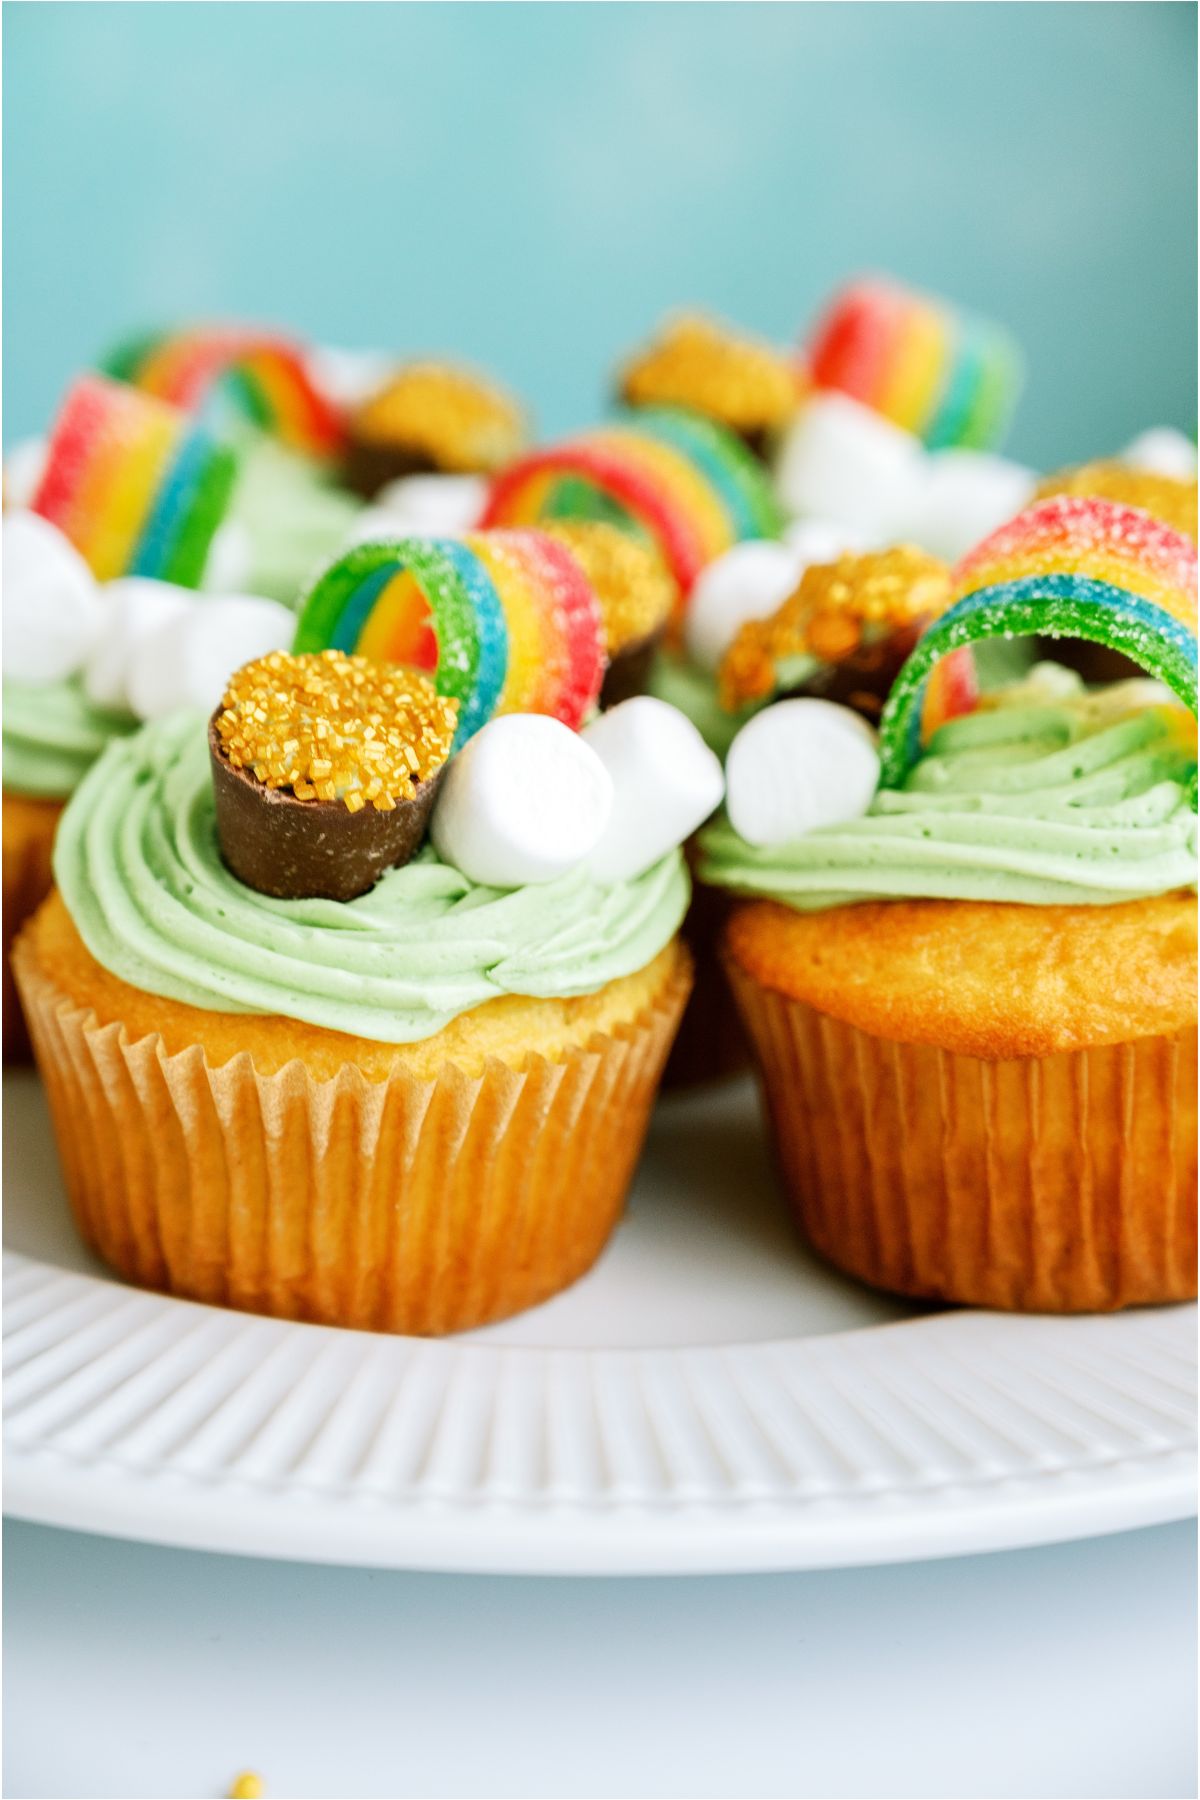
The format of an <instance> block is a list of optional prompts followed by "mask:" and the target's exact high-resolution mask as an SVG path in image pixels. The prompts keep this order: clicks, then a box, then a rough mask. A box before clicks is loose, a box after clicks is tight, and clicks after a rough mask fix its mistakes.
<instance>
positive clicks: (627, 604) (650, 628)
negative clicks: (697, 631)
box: [542, 519, 679, 655]
mask: <svg viewBox="0 0 1200 1800" xmlns="http://www.w3.org/2000/svg"><path fill="white" fill-rule="evenodd" d="M542 529H543V530H545V531H546V532H547V533H548V535H549V536H550V537H554V538H557V539H558V541H559V543H560V544H565V545H566V546H567V549H568V550H569V551H570V552H571V554H572V556H574V558H575V560H576V562H577V563H578V564H579V565H580V567H581V568H582V570H583V572H584V574H585V575H586V576H587V578H588V581H589V583H590V585H591V588H592V592H593V593H594V594H595V596H596V599H597V600H598V601H599V603H600V615H601V617H602V619H603V621H604V638H605V643H606V645H607V648H608V651H609V654H610V655H612V654H613V652H615V651H617V650H621V649H623V648H624V647H625V645H627V644H634V643H636V642H637V641H638V639H639V638H645V637H649V636H650V634H651V633H652V632H655V631H657V630H658V629H659V627H660V626H662V625H665V624H666V622H667V620H668V619H669V618H670V616H671V614H672V613H673V612H674V610H675V602H676V600H677V599H678V596H679V589H678V587H677V586H676V583H675V577H674V576H673V575H672V574H671V571H670V570H669V569H668V567H667V565H666V563H665V562H664V561H663V559H662V557H661V556H660V555H659V553H658V551H657V550H655V549H654V548H653V547H652V546H651V545H649V544H640V543H639V542H638V541H637V539H636V538H633V537H630V536H629V534H628V532H624V531H620V530H619V529H618V528H617V526H615V525H606V524H604V523H603V522H602V521H601V520H598V519H597V520H593V519H556V520H554V521H553V522H552V523H549V524H547V525H545V526H543V527H542Z"/></svg>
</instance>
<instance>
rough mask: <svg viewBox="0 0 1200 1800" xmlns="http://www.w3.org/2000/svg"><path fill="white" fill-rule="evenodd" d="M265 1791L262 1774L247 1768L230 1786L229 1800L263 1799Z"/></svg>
mask: <svg viewBox="0 0 1200 1800" xmlns="http://www.w3.org/2000/svg"><path fill="white" fill-rule="evenodd" d="M264 1791H265V1790H264V1788H263V1779H262V1776H261V1775H256V1774H255V1773H254V1771H253V1769H246V1770H245V1771H244V1772H243V1773H242V1774H241V1775H239V1776H238V1778H237V1780H236V1781H235V1782H234V1784H233V1786H232V1787H231V1788H230V1790H229V1800H262V1796H263V1793H264Z"/></svg>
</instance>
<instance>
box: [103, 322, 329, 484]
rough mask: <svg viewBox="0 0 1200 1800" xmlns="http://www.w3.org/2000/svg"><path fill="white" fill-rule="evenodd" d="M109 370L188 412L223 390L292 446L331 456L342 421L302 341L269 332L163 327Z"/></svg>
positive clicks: (118, 355) (123, 352) (124, 351)
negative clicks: (314, 375) (317, 382)
mask: <svg viewBox="0 0 1200 1800" xmlns="http://www.w3.org/2000/svg"><path fill="white" fill-rule="evenodd" d="M104 367H105V370H106V372H107V373H108V374H110V375H115V376H117V377H118V378H119V379H120V380H122V381H128V382H131V383H132V384H133V385H134V386H136V387H139V388H141V389H143V391H144V392H146V393H148V394H154V395H156V396H157V397H158V398H159V399H160V400H167V401H169V402H170V403H171V404H172V405H173V406H178V407H181V408H182V409H183V410H184V411H185V412H197V411H200V410H201V409H202V408H204V407H205V406H207V405H208V403H209V401H210V400H211V399H212V397H213V396H214V394H215V393H216V391H217V390H218V389H224V390H225V391H226V392H228V393H232V394H233V395H234V397H235V398H236V400H237V402H238V404H239V405H240V406H241V408H242V410H243V411H244V412H246V413H247V414H248V415H249V417H250V418H251V419H252V420H253V421H254V422H255V423H256V424H257V425H261V426H262V428H263V429H264V430H265V431H269V432H271V433H272V434H273V435H274V436H276V437H278V438H279V440H280V441H281V442H282V443H284V444H286V445H288V446H289V448H291V449H293V450H299V451H303V452H304V453H305V454H306V455H309V456H331V455H333V454H334V453H335V452H336V451H337V450H339V449H340V448H341V444H342V435H343V434H342V424H341V420H340V419H339V417H338V415H337V413H336V412H335V411H334V409H333V408H332V407H331V406H330V404H329V402H328V401H327V400H326V399H325V398H324V397H323V396H322V395H321V394H319V393H318V392H317V390H316V388H315V387H314V386H313V384H312V381H311V380H310V379H309V375H308V370H307V366H306V363H305V360H304V357H303V354H302V352H301V350H300V349H299V347H298V346H297V345H295V344H293V343H290V342H289V341H288V340H287V339H286V338H282V337H278V336H276V335H274V334H273V333H270V332H265V331H254V330H251V329H249V328H244V327H237V326H198V327H195V328H194V329H190V330H184V331H177V332H159V333H156V334H155V335H153V336H149V337H141V338H138V339H136V340H135V341H133V342H130V343H128V344H125V345H122V346H121V347H120V348H119V349H118V350H116V351H114V352H113V353H112V355H111V356H109V357H108V358H107V360H106V362H105V365H104Z"/></svg>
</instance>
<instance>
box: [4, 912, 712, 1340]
mask: <svg viewBox="0 0 1200 1800" xmlns="http://www.w3.org/2000/svg"><path fill="white" fill-rule="evenodd" d="M14 961H15V967H16V974H17V980H18V982H19V984H20V987H21V993H22V997H23V999H24V1002H25V1007H26V1013H27V1016H28V1018H29V1021H30V1026H31V1030H32V1035H33V1042H34V1049H35V1052H36V1055H37V1059H38V1063H39V1065H40V1067H41V1071H42V1075H43V1078H44V1080H45V1083H46V1091H47V1095H48V1097H49V1102H50V1108H51V1113H52V1116H53V1119H54V1126H55V1132H56V1135H57V1138H58V1144H59V1151H60V1155H61V1159H62V1167H63V1174H64V1177H65V1181H66V1187H67V1192H68V1195H69V1196H70V1200H71V1204H72V1206H73V1208H74V1211H75V1215H76V1219H77V1221H78V1224H79V1228H80V1230H81V1232H82V1234H83V1236H84V1237H85V1239H86V1240H87V1241H88V1243H89V1244H90V1245H92V1247H93V1248H94V1249H95V1250H96V1251H97V1252H98V1254H99V1255H100V1256H102V1257H103V1258H104V1260H105V1261H106V1262H108V1263H110V1264H111V1265H112V1266H113V1267H114V1268H115V1269H117V1270H118V1271H119V1272H120V1273H121V1274H122V1275H124V1276H126V1277H128V1279H129V1280H131V1281H134V1282H137V1283H138V1284H140V1285H142V1286H146V1287H152V1288H158V1289H161V1290H164V1291H166V1292H168V1293H172V1294H177V1295H181V1296H183V1297H186V1298H188V1299H193V1300H202V1301H208V1302H211V1303H214V1304H217V1305H222V1306H232V1307H237V1308H241V1309H243V1310H246V1311H249V1312H262V1313H271V1314H274V1315H276V1316H278V1317H281V1318H289V1319H306V1320H313V1321H318V1322H321V1323H324V1324H332V1325H347V1326H355V1327H359V1328H361V1329H364V1330H374V1331H397V1332H406V1333H419V1334H438V1333H442V1332H449V1331H462V1330H466V1329H468V1328H469V1327H471V1326H476V1325H482V1324H486V1323H487V1322H488V1321H490V1320H493V1319H501V1318H505V1317H507V1316H508V1315H509V1314H511V1313H515V1312H519V1311H521V1310H522V1309H523V1308H525V1307H528V1306H533V1305H536V1304H537V1302H538V1301H541V1300H545V1299H547V1298H548V1297H549V1296H550V1295H551V1294H553V1293H556V1292H557V1291H558V1290H559V1289H560V1288H563V1287H566V1286H567V1285H568V1283H570V1282H572V1281H574V1280H575V1279H576V1278H577V1277H578V1276H580V1275H582V1274H583V1273H584V1271H585V1270H586V1269H587V1268H589V1267H590V1265H591V1264H592V1263H593V1262H594V1261H595V1259H596V1257H597V1256H598V1255H599V1253H600V1251H601V1250H602V1249H603V1247H604V1244H605V1242H606V1241H607V1239H608V1237H609V1234H610V1233H611V1231H612V1229H613V1227H614V1225H615V1224H616V1222H617V1219H618V1217H619V1215H620V1212H621V1208H622V1205H623V1203H624V1199H625V1194H626V1189H627V1187H628V1185H629V1181H630V1179H631V1177H632V1174H633V1170H634V1167H635V1165H636V1163H637V1159H638V1155H639V1153H640V1150H641V1146H642V1141H643V1138H644V1135H645V1131H646V1127H647V1124H648V1123H649V1118H650V1111H651V1108H652V1106H653V1103H654V1096H655V1092H656V1089H657V1087H658V1083H659V1078H660V1076H661V1074H662V1069H663V1064H664V1063H665V1061H666V1057H667V1052H668V1050H669V1048H670V1044H671V1039H672V1037H673V1036H674V1034H675V1031H676V1028H677V1026H678V1022H679V1017H680V1014H681V1012H682V1010H683V1005H684V1001H685V1000H686V997H687V992H688V986H689V980H690V975H689V972H688V970H687V968H686V967H680V968H678V969H677V971H676V973H674V974H673V975H672V976H671V977H670V978H669V979H668V981H667V982H666V983H665V984H664V987H663V991H662V993H661V995H660V996H659V998H658V1000H657V1002H656V1003H655V1004H653V1005H652V1006H650V1007H649V1008H647V1009H646V1010H645V1011H644V1012H643V1013H642V1014H641V1015H640V1016H639V1017H637V1018H636V1019H634V1020H633V1021H631V1023H630V1024H629V1025H628V1026H621V1027H618V1028H617V1029H615V1030H614V1031H612V1032H610V1033H606V1034H597V1035H596V1036H595V1037H594V1038H593V1039H592V1041H591V1042H590V1043H589V1045H588V1046H587V1048H586V1049H578V1050H574V1051H572V1052H570V1053H569V1054H567V1055H566V1056H564V1057H563V1059H562V1060H561V1061H557V1062H550V1061H547V1060H546V1059H545V1058H544V1057H541V1056H539V1055H531V1056H529V1057H528V1058H527V1059H526V1061H525V1064H524V1065H523V1066H522V1067H521V1068H515V1067H512V1066H510V1065H508V1064H507V1063H504V1062H501V1061H499V1060H495V1059H493V1060H491V1061H490V1062H489V1063H488V1064H487V1065H486V1067H485V1069H484V1072H483V1073H482V1074H481V1075H479V1076H474V1077H472V1076H468V1075H466V1074H464V1073H463V1072H462V1071H461V1070H460V1069H459V1068H457V1067H456V1066H454V1065H453V1064H447V1065H446V1066H445V1067H444V1068H443V1069H442V1070H441V1071H440V1072H439V1074H438V1075H437V1077H436V1078H434V1079H417V1078H416V1077H414V1076H413V1075H411V1074H410V1073H408V1072H407V1071H406V1070H405V1069H404V1068H403V1066H402V1064H401V1062H400V1060H399V1059H398V1061H397V1066H396V1068H395V1070H394V1071H393V1073H392V1074H390V1075H389V1077H388V1079H387V1080H386V1081H379V1082H373V1081H368V1080H367V1079H366V1078H365V1076H364V1075H363V1074H362V1072H361V1071H360V1070H359V1069H358V1068H357V1067H356V1066H354V1065H352V1064H348V1065H347V1066H346V1067H344V1068H343V1069H341V1070H339V1072H338V1074H337V1075H336V1076H335V1077H334V1078H332V1079H328V1080H323V1081H322V1080H315V1079H313V1077H312V1076H311V1075H310V1074H309V1073H308V1071H307V1070H306V1069H305V1067H304V1066H303V1064H302V1063H300V1062H293V1063H290V1064H288V1065H287V1066H286V1067H285V1068H283V1069H282V1070H280V1071H279V1072H278V1073H277V1074H274V1075H262V1074H260V1073H259V1072H258V1071H257V1070H256V1069H255V1067H254V1065H253V1063H252V1062H251V1059H250V1057H249V1056H248V1055H246V1054H244V1053H243V1054H242V1055H240V1056H237V1057H235V1058H234V1059H233V1060H232V1061H230V1062H228V1063H226V1064H224V1065H223V1066H221V1067H219V1068H213V1067H211V1066H210V1065H209V1064H208V1062H207V1061H206V1059H205V1056H204V1052H203V1050H202V1049H201V1047H200V1046H199V1045H198V1044H197V1045H194V1046H191V1047H189V1048H188V1049H187V1050H185V1051H182V1052H179V1053H177V1054H174V1055H168V1054H167V1052H166V1050H165V1046H164V1044H163V1041H162V1039H161V1038H160V1037H159V1036H157V1035H154V1036H150V1037H145V1038H142V1039H141V1040H139V1041H138V1042H131V1041H130V1040H129V1038H128V1035H127V1034H126V1032H125V1030H124V1028H123V1027H122V1026H121V1025H119V1024H108V1025H103V1026H101V1025H98V1024H97V1023H96V1020H95V1015H94V1013H92V1012H90V1011H87V1010H84V1009H82V1008H80V1007H79V1006H77V1005H75V1004H74V1003H73V1002H72V1001H71V1000H70V999H69V997H68V996H67V995H65V994H64V993H63V992H62V990H61V989H59V988H58V987H57V986H56V985H55V984H54V982H53V981H52V980H51V979H50V978H49V977H48V976H47V975H46V974H44V973H43V972H42V970H41V969H40V968H39V967H38V966H37V964H36V962H35V960H34V958H33V956H32V954H31V952H30V950H29V948H28V946H27V945H25V944H19V945H18V946H17V949H16V953H15V958H14Z"/></svg>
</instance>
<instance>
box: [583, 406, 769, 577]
mask: <svg viewBox="0 0 1200 1800" xmlns="http://www.w3.org/2000/svg"><path fill="white" fill-rule="evenodd" d="M586 441H587V443H589V444H597V445H600V446H602V447H603V448H605V449H608V450H615V451H617V452H618V454H619V455H620V456H621V457H622V458H624V459H625V460H626V461H627V462H630V463H632V464H633V465H634V466H635V467H636V468H638V469H640V470H641V471H642V472H643V473H644V474H646V475H648V476H649V477H650V478H651V480H653V481H655V482H657V484H658V485H659V486H660V487H662V488H665V489H666V491H667V493H668V494H669V495H670V496H671V497H672V499H673V500H674V501H675V504H676V505H677V506H678V507H679V509H680V510H681V511H682V512H683V513H684V514H686V516H687V518H688V519H689V520H690V521H691V524H692V526H693V528H694V530H695V531H696V533H697V536H698V537H699V540H700V544H701V548H702V550H703V554H704V560H705V562H712V561H713V560H714V559H715V558H716V557H718V556H723V555H724V553H725V551H726V550H728V549H730V548H731V547H732V545H733V543H734V541H735V539H734V533H733V528H732V525H731V523H730V519H729V515H728V513H727V512H726V511H725V508H724V506H723V505H722V504H721V501H720V498H719V496H718V495H717V493H716V491H715V489H714V488H713V487H712V486H711V485H710V484H709V482H708V481H707V480H706V478H705V477H704V476H703V475H702V474H701V473H700V471H699V470H698V469H697V468H696V467H695V466H694V465H693V464H692V463H690V462H689V461H688V460H687V458H686V457H685V456H681V455H680V454H679V452H678V451H677V450H673V449H672V448H671V447H670V445H669V444H665V443H661V442H658V441H656V440H655V439H653V438H650V437H647V436H644V435H643V434H642V433H641V432H636V431H622V430H621V429H620V427H619V426H613V427H611V428H604V429H601V430H599V431H589V432H588V434H587V439H586Z"/></svg>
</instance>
